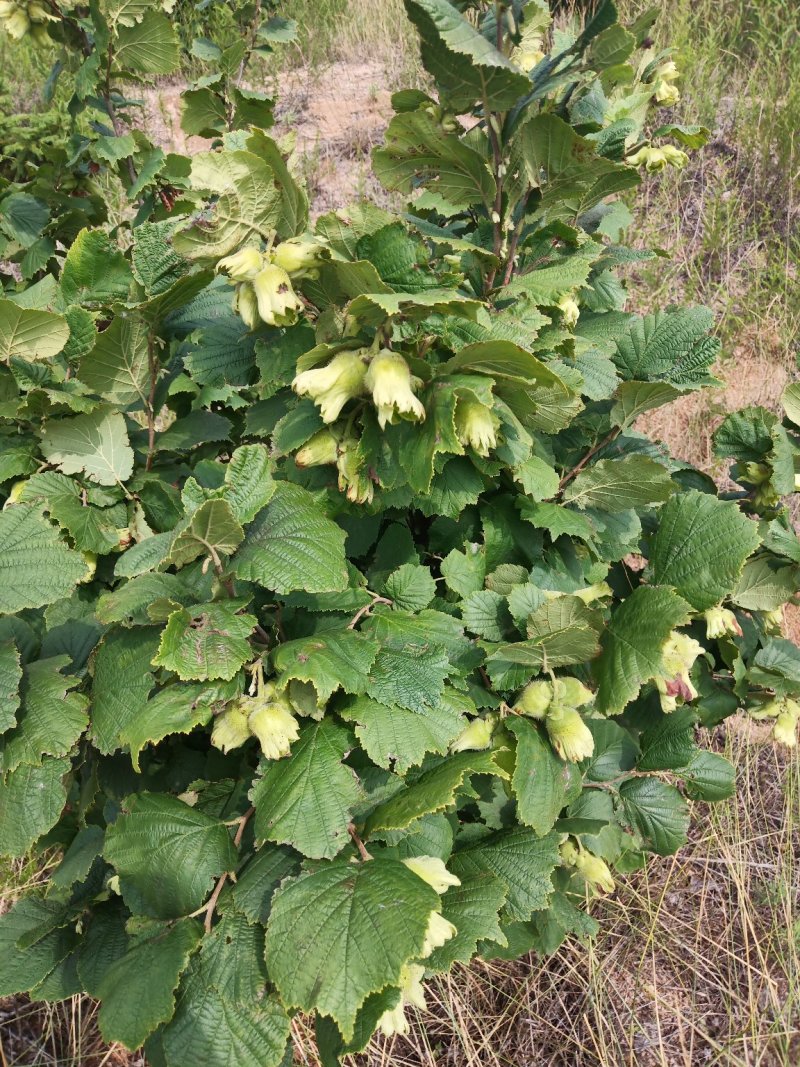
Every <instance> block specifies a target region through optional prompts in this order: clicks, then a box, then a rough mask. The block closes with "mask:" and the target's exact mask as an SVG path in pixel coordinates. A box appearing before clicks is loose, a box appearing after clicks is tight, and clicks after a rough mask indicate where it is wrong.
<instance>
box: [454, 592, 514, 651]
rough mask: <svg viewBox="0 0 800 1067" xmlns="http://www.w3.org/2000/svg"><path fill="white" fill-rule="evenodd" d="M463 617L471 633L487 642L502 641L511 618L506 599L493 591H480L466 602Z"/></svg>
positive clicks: (462, 609) (463, 605)
mask: <svg viewBox="0 0 800 1067" xmlns="http://www.w3.org/2000/svg"><path fill="white" fill-rule="evenodd" d="M461 617H462V619H463V620H464V626H465V627H466V628H467V629H468V630H469V631H470V633H473V634H478V636H479V637H485V638H486V639H487V641H502V640H503V634H504V632H505V631H506V629H507V627H508V624H509V621H510V616H509V613H508V604H507V601H506V598H505V597H504V596H503V595H502V594H501V593H496V592H495V591H494V590H492V589H479V590H478V591H477V592H475V593H470V595H469V596H468V597H467V598H466V599H465V600H464V602H463V603H462V605H461Z"/></svg>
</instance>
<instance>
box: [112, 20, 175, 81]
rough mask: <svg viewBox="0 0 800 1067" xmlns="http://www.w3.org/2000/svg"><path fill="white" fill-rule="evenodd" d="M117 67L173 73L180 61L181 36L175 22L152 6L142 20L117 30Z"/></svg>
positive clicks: (149, 72)
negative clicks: (179, 42) (179, 36)
mask: <svg viewBox="0 0 800 1067" xmlns="http://www.w3.org/2000/svg"><path fill="white" fill-rule="evenodd" d="M114 59H115V62H116V65H117V67H119V69H121V70H126V69H127V70H134V71H138V72H139V73H141V74H171V73H172V72H173V71H174V70H177V68H178V66H179V65H180V53H179V50H178V38H177V36H176V34H175V29H174V27H173V24H172V22H171V21H170V20H169V19H168V18H167V16H166V15H164V14H163V13H162V12H161V11H155V10H153V9H152V8H150V9H149V10H148V11H146V12H145V14H144V17H143V18H142V19H141V21H140V22H136V23H134V25H132V26H127V25H122V26H120V27H119V28H118V31H117V42H116V52H115V56H114Z"/></svg>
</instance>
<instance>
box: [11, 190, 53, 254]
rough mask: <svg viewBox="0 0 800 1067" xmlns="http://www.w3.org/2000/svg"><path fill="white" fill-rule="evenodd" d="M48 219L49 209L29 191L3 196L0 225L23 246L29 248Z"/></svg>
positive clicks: (39, 234)
mask: <svg viewBox="0 0 800 1067" xmlns="http://www.w3.org/2000/svg"><path fill="white" fill-rule="evenodd" d="M49 221H50V211H49V209H48V207H47V204H46V203H45V202H44V201H43V200H39V199H38V198H37V197H35V196H31V195H30V194H29V193H12V194H11V195H10V196H4V197H3V217H2V222H0V226H2V229H3V230H4V231H5V232H6V233H7V234H8V236H9V237H12V238H13V239H14V240H15V241H18V242H19V243H20V244H21V245H22V247H23V248H30V246H31V245H32V244H33V243H34V241H36V240H37V239H38V238H39V237H40V236H41V234H42V230H43V229H44V228H45V226H46V225H47V223H48V222H49Z"/></svg>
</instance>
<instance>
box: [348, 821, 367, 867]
mask: <svg viewBox="0 0 800 1067" xmlns="http://www.w3.org/2000/svg"><path fill="white" fill-rule="evenodd" d="M347 832H348V833H349V834H350V836H351V837H352V839H353V844H354V845H355V846H356V848H357V849H358V852H359V855H360V856H361V858H362V860H371V859H372V856H371V855H370V854H369V852H367V850H366V847H365V846H364V842H363V841H362V840H361V838H360V837H359V836H358V833H357V831H356V828H355V826H354V825H353V823H350V825H349V826H348V827H347Z"/></svg>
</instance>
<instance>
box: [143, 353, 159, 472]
mask: <svg viewBox="0 0 800 1067" xmlns="http://www.w3.org/2000/svg"><path fill="white" fill-rule="evenodd" d="M147 365H148V368H149V371H150V392H149V393H148V396H147V403H146V407H145V411H146V413H147V460H146V461H145V465H144V469H145V470H148V471H149V470H150V469H151V468H152V466H153V457H154V456H155V451H156V415H155V410H154V408H155V402H156V386H157V384H158V367H159V361H158V357H157V354H156V350H155V341H154V338H153V335H152V333H148V335H147Z"/></svg>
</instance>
